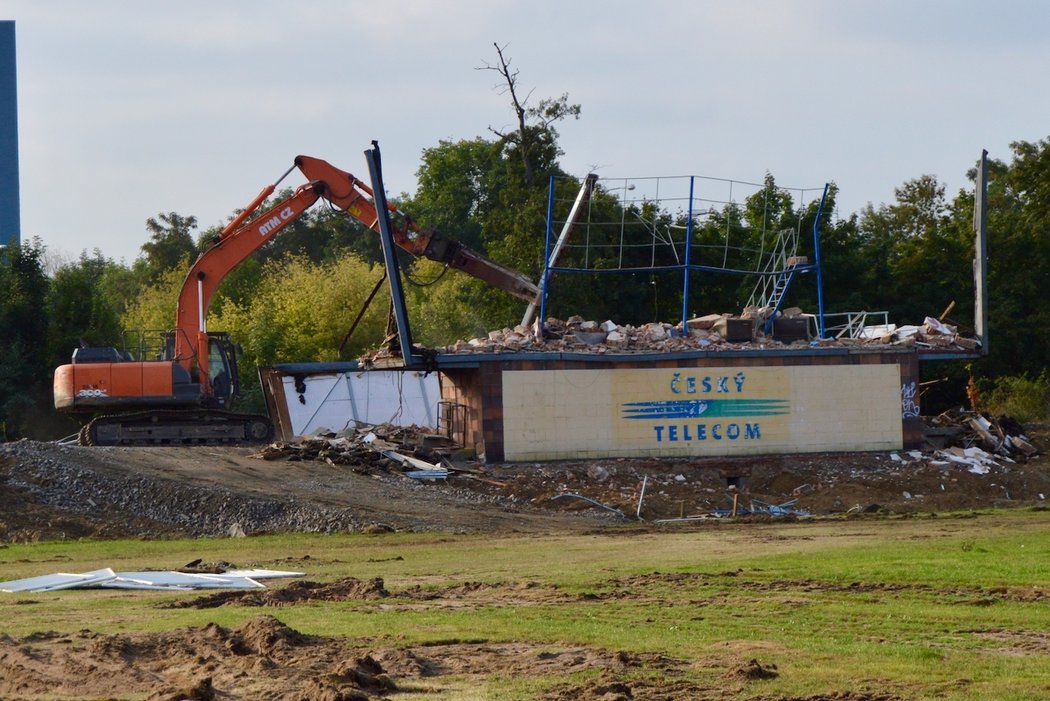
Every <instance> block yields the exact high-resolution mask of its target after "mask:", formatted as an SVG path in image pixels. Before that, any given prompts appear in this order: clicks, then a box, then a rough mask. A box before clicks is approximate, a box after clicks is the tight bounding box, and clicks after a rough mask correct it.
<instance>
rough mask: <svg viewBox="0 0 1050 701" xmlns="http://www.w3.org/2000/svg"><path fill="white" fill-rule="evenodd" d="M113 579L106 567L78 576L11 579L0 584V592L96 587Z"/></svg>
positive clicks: (51, 575) (50, 575)
mask: <svg viewBox="0 0 1050 701" xmlns="http://www.w3.org/2000/svg"><path fill="white" fill-rule="evenodd" d="M114 577H116V574H114V572H113V570H111V569H109V568H108V567H106V568H103V569H101V570H94V571H92V572H83V573H80V574H70V573H66V572H58V573H56V574H45V575H41V576H39V577H27V578H25V579H13V580H11V581H10V582H0V591H6V592H23V591H36V592H40V591H58V590H60V589H74V588H76V587H90V586H97V585H98V584H100V583H102V582H105V581H108V580H111V579H113V578H114Z"/></svg>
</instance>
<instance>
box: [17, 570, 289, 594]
mask: <svg viewBox="0 0 1050 701" xmlns="http://www.w3.org/2000/svg"><path fill="white" fill-rule="evenodd" d="M304 575H305V573H304V572H286V571H282V570H264V569H245V570H229V571H227V572H224V573H221V574H203V573H201V574H197V573H187V572H175V571H142V572H114V571H113V570H112V569H110V568H108V567H106V568H103V569H100V570H94V571H92V572H84V573H81V574H70V573H65V572H59V573H57V574H47V575H41V576H39V577H28V578H26V579H16V580H12V581H10V582H0V591H3V592H11V593H15V592H47V591H59V590H62V589H148V590H154V591H195V590H198V589H265V588H266V585H265V584H262V583H261V582H259V581H257V580H259V579H277V578H284V577H302V576H304Z"/></svg>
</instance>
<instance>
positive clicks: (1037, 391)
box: [986, 370, 1050, 423]
mask: <svg viewBox="0 0 1050 701" xmlns="http://www.w3.org/2000/svg"><path fill="white" fill-rule="evenodd" d="M986 403H987V408H988V410H989V411H990V412H992V413H994V414H1006V415H1008V416H1011V417H1013V418H1015V419H1017V420H1018V421H1020V422H1021V423H1027V422H1029V421H1046V420H1047V419H1048V418H1050V377H1048V376H1047V374H1046V371H1045V370H1044V371H1043V372H1041V373H1039V376H1038V377H1036V378H1034V379H1033V378H1031V377H1029V376H1028V375H1027V374H1025V375H1021V376H1019V377H1018V376H1008V377H1000V378H997V379H995V380H993V381H992V383H991V391H990V392H988V394H987V400H986Z"/></svg>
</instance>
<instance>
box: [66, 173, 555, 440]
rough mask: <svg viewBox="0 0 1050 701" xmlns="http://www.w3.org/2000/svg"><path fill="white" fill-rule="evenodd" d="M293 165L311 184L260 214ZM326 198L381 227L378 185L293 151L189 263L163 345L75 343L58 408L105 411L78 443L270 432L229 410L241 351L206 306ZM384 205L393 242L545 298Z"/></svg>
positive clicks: (526, 296) (511, 273)
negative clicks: (210, 324) (212, 324)
mask: <svg viewBox="0 0 1050 701" xmlns="http://www.w3.org/2000/svg"><path fill="white" fill-rule="evenodd" d="M295 168H298V169H299V170H300V171H301V172H302V173H303V175H304V176H306V179H307V182H306V183H305V184H303V185H300V186H299V187H298V188H297V189H296V190H295V191H294V192H293V194H291V195H290V196H288V197H285V198H284V199H282V200H281V201H279V202H277V203H276V204H274V205H272V206H270V207H269V208H268V209H267V210H265V211H264V212H262V213H259V210H260V209H261V208H262V207H263V205H264V204H265V203H266V202H267V201H268V199H269V198H270V196H271V195H272V194H273V193H274V192H275V191H276V189H277V186H278V185H279V184H280V182H281V181H282V180H283V179H284V178H285V177H286V176H287V175H288V173H290V172H291V171H292V170H294V169H295ZM320 199H325V200H327V201H328V202H330V203H331V204H332V205H333V206H334V207H335V208H337V209H340V210H342V211H344V212H346V213H347V214H348V215H349V216H351V217H353V218H354V219H356V220H357V221H359V222H361V223H363V224H364V225H365V226H367V227H368V228H370V229H372V230H373V231H375V232H377V233H378V232H379V231H380V222H379V216H378V212H377V210H376V205H375V197H374V193H373V191H372V188H370V187H369V186H368V185H367V184H366V183H364V182H362V181H361V180H359V179H357V178H356V177H354V176H353V175H352V174H350V173H347V172H346V171H343V170H340V169H338V168H336V167H335V166H333V165H331V164H329V163H327V162H326V161H323V160H321V159H319V158H312V157H310V156H297V157H296V158H295V161H294V165H293V166H292V167H290V168H289V169H288V170H287V171H285V173H284V175H282V176H281V178H279V179H278V180H277V181H276V182H275V183H273V184H271V185H267V186H266V187H265V188H263V190H262V191H261V192H260V193H259V194H258V195H257V196H256V197H255V199H254V200H252V202H251V203H250V204H249V205H248V206H247V207H246V208H245V209H244V210H243V211H242V212H241V213H240V214H238V215H237V216H236V217H235V218H234V219H233V220H232V221H230V223H229V224H227V225H226V227H225V228H224V229H223V230H222V232H221V233H220V234H219V236H218V237H217V238H216V240H215V241H214V242H213V243H212V244H211V245H210V246H209V247H208V248H207V249H205V250H204V252H203V253H201V254H200V256H199V257H198V258H197V260H196V261H195V262H194V263H193V265H192V266H191V268H190V270H189V272H188V273H187V275H186V279H185V281H184V282H183V285H182V289H181V291H180V293H179V299H178V307H177V310H176V319H175V329H174V331H173V332H171V333H170V334H166V338H167V343H166V350H165V351H163V352H162V353H161V354H159V355H158V357H155V358H150V359H149V360H146V359H142V358H139V359H137V360H133V359H131V358H129V357H125V355H124V354H122V353H120V352H118V351H116V349H79V350H78V352H74V354H73V362H72V364H70V365H63V366H62V367H60V368H58V369H57V370H56V371H55V382H54V388H55V407H56V408H57V409H59V410H63V411H91V412H95V411H99V410H105V411H107V412H109V415H107V416H104V417H99V418H97V419H95V420H94V421H92V422H91V423H89V424H87V425H86V426H85V427H84V430H83V431H82V433H81V442H82V443H106V444H112V443H118V444H129V443H130V444H134V443H213V442H238V441H259V440H266V439H267V438H268V437H269V435H270V433H271V431H272V426H271V425H270V424H269V420H268V419H267V418H266V417H260V416H255V415H242V414H235V413H232V412H230V411H228V407H229V404H230V402H231V401H232V400H233V398H234V397H235V396H236V394H237V377H236V375H237V372H236V354H235V352H234V345H233V343H232V342H231V341H230V339H229V338H227V337H226V335H225V334H220V333H209V332H208V328H207V315H208V307H209V306H210V304H211V300H212V297H213V296H214V294H215V292H216V290H217V289H218V287H219V285H220V283H221V282H222V281H223V279H224V278H225V277H226V276H227V275H228V274H229V273H230V272H231V271H232V270H233V269H234V268H236V267H237V266H238V265H240V264H241V262H243V261H244V260H245V259H246V258H248V256H250V255H251V254H252V253H253V252H255V251H257V250H258V249H259V248H260V247H262V246H263V245H264V244H265V243H266V242H268V241H270V240H272V239H273V238H274V237H276V236H277V235H278V234H280V232H282V231H284V230H285V228H287V227H288V226H289V225H290V224H292V223H293V222H295V221H296V220H297V219H299V217H301V216H302V215H303V214H304V213H305V212H306V211H307V210H308V209H309V208H310V207H311V206H312V205H313V204H315V203H316V202H317V201H318V200H320ZM380 199H381V200H383V201H385V198H380ZM387 208H388V209H389V210H390V215H391V216H390V217H389V220H390V222H391V229H392V231H391V233H392V239H393V243H394V244H395V245H396V246H398V247H399V248H401V249H403V250H405V251H407V252H409V253H410V254H412V255H414V256H416V257H420V256H422V257H426V258H428V259H430V260H434V261H438V262H440V263H443V264H445V265H446V266H448V267H450V268H454V269H456V270H461V271H463V272H465V273H467V274H468V275H472V276H473V277H476V278H478V279H480V280H483V281H484V282H486V283H488V284H489V285H491V286H493V287H496V288H498V289H501V290H504V291H506V292H508V293H510V294H512V295H514V296H515V297H518V298H520V299H522V300H525V301H527V302H530V303H532V302H535V301H537V300H538V299H539V296H540V290H539V288H538V287H537V286H536V285H535V284H533V282H532V281H531V280H529V279H528V278H527V277H525V276H524V275H522V274H521V273H519V272H517V271H515V270H512V269H510V268H508V267H506V266H503V265H500V264H499V263H496V262H494V261H492V260H489V259H488V258H486V257H485V256H483V255H481V254H480V253H478V252H476V251H473V250H471V249H470V248H468V247H467V246H464V245H463V244H461V243H459V242H458V241H455V240H453V239H450V238H448V237H446V236H443V235H442V234H441V233H439V232H437V231H432V230H423V229H421V228H420V227H419V226H418V225H417V224H416V223H415V222H414V221H413V220H412V219H411V218H410V217H408V216H407V215H405V214H404V213H402V212H401V211H399V210H398V209H397V207H396V206H395V205H393V204H387ZM92 351H104V352H101V353H99V352H92ZM78 355H79V357H78Z"/></svg>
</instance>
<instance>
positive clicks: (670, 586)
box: [0, 510, 1050, 699]
mask: <svg viewBox="0 0 1050 701" xmlns="http://www.w3.org/2000/svg"><path fill="white" fill-rule="evenodd" d="M197 558H202V559H203V560H205V561H206V562H219V561H228V562H232V563H234V564H236V565H237V566H261V567H273V568H278V569H295V570H300V571H305V572H306V573H307V576H308V579H310V580H315V581H320V582H334V581H337V580H340V579H342V578H346V577H354V578H357V579H360V580H369V579H371V578H375V577H380V578H382V580H383V585H384V586H385V589H386V590H387V591H388V592H389V594H390V595H389V596H386V597H383V598H382V599H356V600H345V601H334V602H333V601H306V602H303V603H300V604H296V605H292V606H284V607H281V608H271V609H267V610H266V611H265V612H264V613H269V614H271V615H274V616H276V618H278V619H279V620H280V621H281V622H282V623H284V624H285V625H287V626H289V627H291V628H293V629H295V630H296V631H300V632H302V633H306V634H311V635H321V636H345V637H347V638H348V639H350V640H352V641H355V642H354V644H355V645H358V646H359V647H363V648H368V647H393V648H417V649H428V650H436V649H438V647H437V646H440V645H460V644H469V645H474V646H478V649H479V650H480V649H482V648H484V647H485V646H490V647H491V646H499V645H501V644H507V643H515V644H526V647H523V648H521V649H522V650H528V651H529V652H528V654H537V655H538V657H537V659H546V657H545V656H544V655H543V654H542V653H536V651H542V650H544V649H548V648H549V649H551V650H555V649H564V648H566V647H574V648H579V649H585V650H595V651H606V652H613V653H617V654H621V655H633V656H635V658H634V659H637V660H641V662H640V663H638V664H633V665H631V666H630V667H629V668H627V669H625V670H622V671H621V672H618V673H617V674H618V676H617V679H619V680H620V681H623V682H630V683H635V684H636V686H635V687H634V694H633V696H632V695H629V694H628V695H624V696H623V698H653V699H656V698H719V697H723V698H741V699H744V698H761V699H830V698H839V699H898V698H899V699H913V698H914V699H926V698H929V699H1041V698H1050V512H1046V511H1031V510H1026V511H1008V512H987V513H980V514H972V513H971V514H957V515H941V516H937V517H933V516H926V517H914V518H898V519H871V520H868V519H854V520H840V521H809V522H797V523H780V522H777V523H731V522H728V521H726V522H711V523H706V524H703V525H690V526H689V527H688V530H684V529H676V528H675V527H667V528H665V529H663V530H652V529H633V528H626V529H610V530H608V531H606V532H602V533H595V534H588V535H564V536H562V535H550V536H513V535H506V536H480V535H465V536H459V535H456V536H450V535H434V534H384V535H375V536H363V535H355V536H318V535H309V536H308V535H281V536H265V537H253V538H245V539H223V540H218V539H216V540H211V539H208V540H179V541H95V542H60V543H39V544H30V545H9V546H3V547H0V579H3V580H8V579H15V578H20V577H28V576H34V575H39V574H47V573H51V572H58V571H64V572H78V571H86V570H92V569H97V568H99V567H112V568H113V569H114V570H122V569H123V570H140V569H169V568H177V567H179V566H181V565H183V564H185V563H187V562H189V561H191V560H194V559H197ZM272 586H282V584H280V583H273V584H272ZM194 596H196V595H195V594H182V593H180V594H172V593H156V592H128V591H115V590H96V591H91V590H85V591H65V592H55V593H48V594H2V595H0V620H2V621H3V623H2V624H0V631H2V632H3V633H5V634H6V635H8V636H10V637H12V638H15V639H23V638H25V637H26V636H30V635H31V634H34V633H40V632H43V631H56V632H59V633H67V634H71V633H74V632H76V631H81V630H83V629H90V630H92V631H95V632H98V633H104V634H138V633H160V632H166V631H175V630H182V629H186V628H193V627H201V626H205V625H206V624H208V623H217V624H219V625H221V626H228V627H235V626H238V625H241V624H243V623H244V622H245V621H246V620H248V619H250V618H252V617H254V616H257V615H259V613H260V609H259V608H258V607H250V606H243V605H226V606H221V607H218V608H162V607H160V605H162V604H165V603H169V602H173V601H178V600H183V599H187V598H192V597H194ZM520 654H521V655H525V654H526V653H525V652H521V653H520ZM547 657H549V656H547ZM752 660H753V661H754V662H755V663H757V667H756V666H755V665H752V668H757V669H759V670H765V671H767V672H769V673H768V674H755V675H747V674H742V675H741V674H736V675H734V670H737V671H739V670H740V669H741V668H746V667H747V665H748V664H749V663H751V661H752ZM603 674H604V675H605V676H606V679H607V678H608V674H609V673H608V670H602V671H599V670H597V669H595V670H588V669H577V668H568V667H566V668H564V669H560V670H559V669H554V670H547V671H545V672H543V673H530V672H529V671H528V669H521V668H517V667H513V666H511V667H501V666H500V665H499V664H495V663H494V664H491V665H489V666H488V667H487V668H486V667H485V666H484V665H481V668H480V669H468V668H463V669H459V670H455V671H451V672H449V673H448V674H446V675H444V676H442V677H441V678H440V681H439V682H437V681H435V682H432V683H428V684H425V685H420V684H418V683H416V684H414V685H413V684H408V685H402V686H401V688H402V689H403V691H402V692H400V693H397V694H395V696H394V697H395V698H401V699H417V698H418V699H424V698H425V699H439V698H443V699H475V698H481V699H488V698H492V699H539V698H556V699H562V698H565V699H568V698H572V697H573V695H574V693H573V691H572V690H573V689H576V690H578V692H579V693H578V697H579V698H601V697H599V696H596V695H594V696H587V695H585V693H584V691H583V690H584V689H586V688H587V684H588V683H589V682H590V683H593V682H594V681H595V679H597V678H598V677H600V676H601V675H603ZM672 682H673V684H672ZM675 685H677V686H675ZM674 689H679V691H680V693H676V692H675V691H674ZM587 693H594V692H593V690H592V691H590V692H587ZM610 693H612V692H610ZM647 693H648V694H649V695H648V696H647V695H646V694H647ZM661 693H662V694H664V695H663V696H661V695H660V694H661ZM2 696H3V694H2V693H0V697H2ZM609 698H614V697H613V696H610V697H609Z"/></svg>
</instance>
